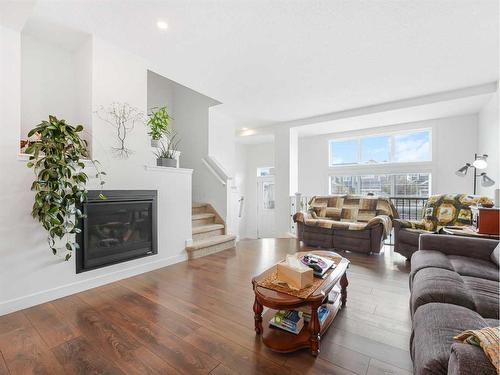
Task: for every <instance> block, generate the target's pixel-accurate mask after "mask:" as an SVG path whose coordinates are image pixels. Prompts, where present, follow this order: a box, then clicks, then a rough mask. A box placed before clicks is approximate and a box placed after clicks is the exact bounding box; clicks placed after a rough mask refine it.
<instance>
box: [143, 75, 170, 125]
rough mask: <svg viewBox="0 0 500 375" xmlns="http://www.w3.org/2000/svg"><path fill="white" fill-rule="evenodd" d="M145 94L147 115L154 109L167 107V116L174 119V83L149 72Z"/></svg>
mask: <svg viewBox="0 0 500 375" xmlns="http://www.w3.org/2000/svg"><path fill="white" fill-rule="evenodd" d="M147 92H148V94H147V95H148V97H147V100H148V113H150V112H151V111H152V110H153V109H154V108H159V107H163V106H167V109H168V113H169V115H170V116H171V117H174V83H173V82H172V81H171V80H169V79H167V78H165V77H163V76H161V75H159V74H156V73H154V72H151V71H149V72H148V87H147ZM173 121H174V120H172V121H171V123H170V124H171V125H172V126H173Z"/></svg>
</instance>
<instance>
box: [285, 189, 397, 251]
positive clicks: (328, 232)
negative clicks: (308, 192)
mask: <svg viewBox="0 0 500 375" xmlns="http://www.w3.org/2000/svg"><path fill="white" fill-rule="evenodd" d="M397 215H398V214H397V211H396V209H395V208H394V205H393V204H392V202H391V201H390V200H389V199H388V198H379V197H373V196H359V195H345V194H344V195H340V194H338V195H330V196H315V197H312V198H311V200H310V201H309V211H308V212H298V213H296V214H295V215H294V217H293V219H294V221H295V222H296V223H297V226H298V237H299V239H300V240H302V241H303V242H304V243H305V244H306V245H308V246H319V247H323V248H329V249H331V248H335V249H338V250H349V251H356V252H362V253H372V252H373V253H378V252H380V249H381V248H382V242H383V240H384V239H385V238H386V237H387V236H388V234H389V233H390V232H391V230H392V219H393V218H395V217H398V216H397Z"/></svg>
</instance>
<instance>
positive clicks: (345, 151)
mask: <svg viewBox="0 0 500 375" xmlns="http://www.w3.org/2000/svg"><path fill="white" fill-rule="evenodd" d="M358 143H359V142H358V140H357V139H354V140H347V141H334V142H330V164H352V163H357V162H358Z"/></svg>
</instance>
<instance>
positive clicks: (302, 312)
mask: <svg viewBox="0 0 500 375" xmlns="http://www.w3.org/2000/svg"><path fill="white" fill-rule="evenodd" d="M329 313H330V310H329V309H328V307H327V306H326V305H321V306H320V307H319V308H318V319H319V322H320V324H323V323H324V322H325V320H326V318H327V317H328V314H329ZM310 320H311V307H310V306H304V307H300V308H298V309H296V310H280V311H277V312H276V313H275V314H274V316H273V317H272V318H271V320H270V321H269V324H270V325H271V326H273V327H276V328H280V329H283V330H285V331H287V332H290V333H293V334H295V335H297V334H298V333H299V332H300V331H301V330H302V328H303V327H304V323H305V322H309V321H310Z"/></svg>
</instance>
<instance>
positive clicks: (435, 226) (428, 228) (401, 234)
mask: <svg viewBox="0 0 500 375" xmlns="http://www.w3.org/2000/svg"><path fill="white" fill-rule="evenodd" d="M476 204H493V202H492V201H491V199H490V198H488V197H480V196H470V195H467V194H439V195H432V196H431V197H429V199H428V201H427V203H426V204H425V206H424V208H423V210H422V218H421V219H420V220H401V219H396V220H394V221H393V225H394V251H395V252H396V253H399V254H401V255H403V256H405V257H406V258H407V259H410V258H411V256H412V254H413V253H414V252H415V251H417V250H418V241H419V237H420V235H421V234H425V233H426V234H429V233H438V232H439V231H440V229H441V228H442V227H444V226H451V225H453V226H464V225H471V222H472V213H471V209H470V206H471V205H476Z"/></svg>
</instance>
